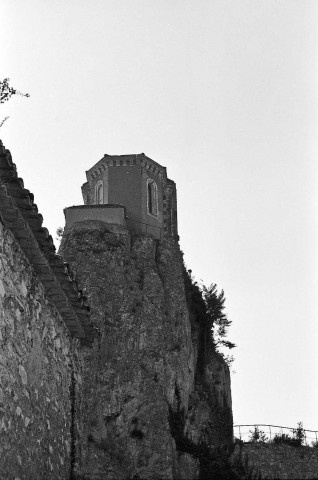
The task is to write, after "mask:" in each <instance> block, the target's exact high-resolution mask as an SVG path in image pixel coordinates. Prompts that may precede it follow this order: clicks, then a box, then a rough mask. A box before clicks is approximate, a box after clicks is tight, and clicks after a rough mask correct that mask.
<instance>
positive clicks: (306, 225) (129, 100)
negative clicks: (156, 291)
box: [0, 0, 318, 430]
mask: <svg viewBox="0 0 318 480" xmlns="http://www.w3.org/2000/svg"><path fill="white" fill-rule="evenodd" d="M317 21H318V2H317V1H316V0H312V1H311V0H90V1H88V0H63V1H62V0H55V1H54V2H51V1H48V0H28V1H27V2H25V1H23V0H2V2H1V33H0V42H1V47H2V48H1V52H0V65H1V75H0V77H1V78H4V77H9V78H10V79H11V83H12V85H13V86H14V87H15V88H17V89H20V90H22V91H25V92H28V93H30V95H31V97H30V98H29V99H27V98H22V97H15V98H12V100H11V101H10V102H8V103H7V104H5V105H3V106H1V108H0V113H1V115H0V116H1V119H2V118H3V117H5V116H7V115H10V118H9V119H8V120H7V121H6V122H5V124H4V125H3V126H2V127H1V130H0V137H1V138H2V141H3V143H4V144H5V146H6V147H7V148H9V149H10V150H11V153H12V155H13V159H14V162H15V163H16V164H17V168H18V172H19V175H20V176H21V177H22V178H23V179H24V182H25V187H26V188H28V189H29V190H31V191H32V192H33V193H34V194H35V201H36V203H37V204H38V207H39V211H40V212H41V213H42V214H43V216H44V225H45V226H46V227H47V228H48V229H49V230H50V232H51V234H52V235H53V236H54V237H55V231H56V229H57V227H59V226H63V225H64V216H63V208H64V207H67V206H70V205H77V204H81V203H82V198H81V191H80V187H81V185H82V184H83V183H84V181H85V170H88V169H89V168H90V167H91V166H92V165H93V164H95V163H96V162H97V161H98V160H100V159H101V158H102V156H103V155H104V153H108V154H126V153H141V152H144V153H145V154H146V155H148V156H149V157H151V158H153V159H154V160H155V161H156V162H158V163H160V164H162V165H164V166H166V167H167V170H168V175H169V177H170V178H172V179H173V180H174V181H175V182H176V184H177V188H178V218H179V233H180V237H181V238H180V245H181V249H182V250H183V251H184V253H185V261H186V264H187V267H188V268H191V269H192V271H193V274H194V275H195V277H196V279H197V280H198V281H200V280H201V279H202V280H203V282H204V283H205V284H206V285H208V284H210V283H217V285H218V286H219V288H220V289H224V291H225V295H226V298H227V301H226V305H227V314H228V317H229V318H230V319H231V320H232V321H233V325H232V328H231V330H230V333H229V339H230V340H231V341H233V342H235V343H237V344H238V347H237V348H236V349H235V351H234V356H235V358H236V360H235V363H234V367H233V368H234V370H235V371H236V373H235V374H233V376H232V396H233V412H234V420H235V423H236V424H245V423H248V424H250V423H268V424H276V425H286V426H296V424H297V422H299V421H303V422H304V426H305V428H308V429H313V430H318V409H317V404H318V381H317V377H318V375H317V372H318V360H317V346H318V322H317V314H318V301H317V292H318V275H317V267H318V265H317V263H318V262H317V245H318V243H317V240H318V238H317V237H318V235H317V194H316V192H317V160H316V159H317V153H318V140H317V138H318V136H317V127H318V121H317V120H318V101H317V76H318V75H317V63H318V38H317V37H318V35H317V30H318V29H317Z"/></svg>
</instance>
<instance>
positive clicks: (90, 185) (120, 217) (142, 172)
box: [65, 153, 178, 239]
mask: <svg viewBox="0 0 318 480" xmlns="http://www.w3.org/2000/svg"><path fill="white" fill-rule="evenodd" d="M86 177H87V182H86V183H84V185H83V186H82V194H83V199H84V204H85V205H83V206H76V207H70V208H67V209H65V216H66V229H69V228H70V226H71V225H72V224H74V223H76V222H80V221H85V220H98V221H102V222H105V223H107V224H109V225H110V227H111V229H112V230H113V231H116V232H120V231H121V232H124V230H128V231H130V232H132V233H148V234H150V235H152V236H153V237H155V238H158V239H160V238H162V237H163V236H170V237H174V238H178V227H177V191H176V184H175V183H174V182H173V181H172V180H170V179H169V178H168V177H167V172H166V168H165V167H163V166H161V165H159V163H157V162H155V161H154V160H152V159H151V158H149V157H147V156H146V155H145V154H144V153H141V154H137V155H104V157H103V158H102V159H101V160H100V161H99V162H97V163H96V164H95V165H94V166H93V167H92V168H90V169H89V170H88V171H87V172H86Z"/></svg>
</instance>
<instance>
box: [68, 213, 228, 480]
mask: <svg viewBox="0 0 318 480" xmlns="http://www.w3.org/2000/svg"><path fill="white" fill-rule="evenodd" d="M61 252H62V255H63V257H64V259H65V260H66V261H67V262H69V263H70V265H71V267H72V269H73V270H74V271H75V272H76V274H77V281H78V283H79V286H80V287H81V288H84V289H85V291H86V292H87V296H88V299H89V303H90V306H91V312H92V320H93V322H94V323H95V325H96V326H97V327H98V329H99V338H98V339H97V340H95V342H94V345H93V348H92V349H89V348H83V351H84V353H83V365H84V371H83V383H82V385H83V391H82V396H81V400H80V401H78V404H77V407H76V415H77V432H76V435H77V451H76V457H77V458H76V468H75V471H76V474H77V475H78V477H79V478H82V477H83V478H85V479H96V480H98V479H102V478H103V479H115V478H116V479H127V478H140V479H183V478H184V479H192V478H193V479H195V478H198V477H199V470H200V468H201V470H202V458H201V460H200V458H199V457H200V454H199V453H198V452H199V450H200V448H201V447H202V445H203V446H204V448H205V450H206V451H207V452H210V451H213V449H215V448H217V447H220V446H227V445H229V444H230V443H231V442H232V411H231V392H230V377H229V371H228V367H227V365H226V364H225V363H224V361H223V359H222V358H221V357H220V356H219V355H218V354H217V353H215V352H213V351H209V352H207V354H206V355H205V356H206V359H205V364H204V368H203V369H202V368H201V371H200V372H199V369H198V361H197V360H198V358H199V348H200V342H199V338H200V334H199V333H200V332H199V330H198V324H197V319H196V315H195V313H194V312H191V309H192V308H191V295H189V294H188V295H186V291H185V281H184V270H183V263H182V255H181V252H180V250H179V247H178V244H177V242H176V241H175V240H174V239H171V238H168V237H167V238H164V239H162V240H161V241H159V240H155V239H153V238H152V237H150V236H147V235H138V236H130V235H127V234H114V233H110V232H109V231H107V225H105V224H104V223H102V222H83V223H78V224H75V225H74V226H73V228H72V230H71V232H70V233H68V234H67V236H66V237H65V238H64V239H63V242H62V246H61ZM201 450H202V448H201Z"/></svg>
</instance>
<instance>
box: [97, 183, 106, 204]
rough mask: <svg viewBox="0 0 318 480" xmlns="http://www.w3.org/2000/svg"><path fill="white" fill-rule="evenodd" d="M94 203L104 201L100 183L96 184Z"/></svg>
mask: <svg viewBox="0 0 318 480" xmlns="http://www.w3.org/2000/svg"><path fill="white" fill-rule="evenodd" d="M96 203H97V204H99V205H100V204H102V203H104V202H103V184H102V183H100V184H99V185H98V186H97V190H96Z"/></svg>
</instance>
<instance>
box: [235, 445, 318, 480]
mask: <svg viewBox="0 0 318 480" xmlns="http://www.w3.org/2000/svg"><path fill="white" fill-rule="evenodd" d="M239 455H241V456H242V457H243V460H244V459H245V458H246V457H247V459H248V465H249V466H251V467H254V469H255V471H259V472H260V473H261V475H262V478H267V479H277V480H280V479H282V480H283V479H288V480H289V479H291V480H292V479H295V480H297V479H299V480H300V479H305V480H307V479H313V478H317V472H318V448H313V447H306V446H303V447H293V446H290V445H284V444H279V445H276V444H270V443H242V444H237V445H236V447H235V451H234V454H233V456H234V457H235V456H239Z"/></svg>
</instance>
